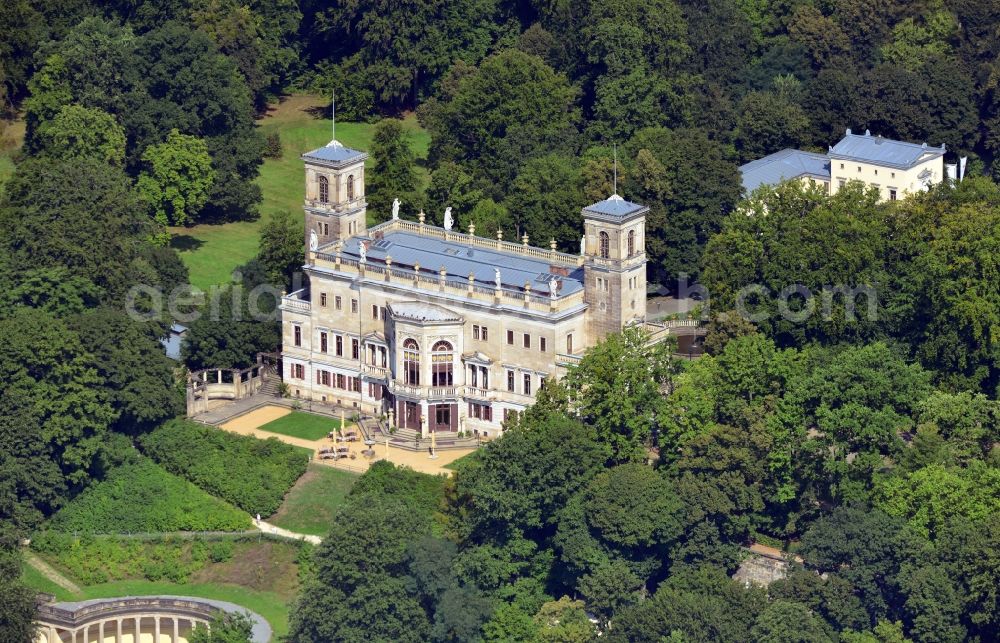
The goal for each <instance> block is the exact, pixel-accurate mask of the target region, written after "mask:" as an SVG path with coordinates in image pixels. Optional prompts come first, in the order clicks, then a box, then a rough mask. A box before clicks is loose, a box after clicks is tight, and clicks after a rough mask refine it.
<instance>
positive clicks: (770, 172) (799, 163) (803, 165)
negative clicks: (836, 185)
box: [740, 149, 830, 194]
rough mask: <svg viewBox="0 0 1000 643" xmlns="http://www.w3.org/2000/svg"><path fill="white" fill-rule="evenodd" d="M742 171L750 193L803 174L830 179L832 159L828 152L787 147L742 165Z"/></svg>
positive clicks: (745, 184)
mask: <svg viewBox="0 0 1000 643" xmlns="http://www.w3.org/2000/svg"><path fill="white" fill-rule="evenodd" d="M740 173H741V174H742V175H743V189H744V190H746V192H747V194H749V193H751V192H753V191H754V190H756V189H757V188H758V187H760V186H761V185H776V184H778V183H781V182H782V181H787V180H789V179H797V178H799V177H801V176H809V177H813V178H817V179H821V180H823V181H829V180H830V159H828V158H827V157H826V154H816V153H815V152H803V151H802V150H792V149H787V150H781V151H780V152H775V153H774V154H769V155H767V156H765V157H764V158H761V159H757V160H756V161H750V162H749V163H747V164H745V165H741V166H740Z"/></svg>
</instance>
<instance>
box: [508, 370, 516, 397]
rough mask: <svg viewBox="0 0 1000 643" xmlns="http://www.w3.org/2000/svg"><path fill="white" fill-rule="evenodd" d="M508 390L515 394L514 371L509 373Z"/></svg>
mask: <svg viewBox="0 0 1000 643" xmlns="http://www.w3.org/2000/svg"><path fill="white" fill-rule="evenodd" d="M507 390H508V391H510V392H511V393H513V392H514V371H507Z"/></svg>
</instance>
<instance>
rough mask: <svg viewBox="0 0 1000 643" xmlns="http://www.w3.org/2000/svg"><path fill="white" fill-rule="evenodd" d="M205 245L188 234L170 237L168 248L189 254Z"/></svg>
mask: <svg viewBox="0 0 1000 643" xmlns="http://www.w3.org/2000/svg"><path fill="white" fill-rule="evenodd" d="M203 245H205V242H204V241H202V240H201V239H196V238H195V237H192V236H191V235H189V234H175V235H174V236H172V237H170V247H171V248H173V249H174V250H176V251H177V252H191V251H192V250H197V249H198V248H200V247H202V246H203Z"/></svg>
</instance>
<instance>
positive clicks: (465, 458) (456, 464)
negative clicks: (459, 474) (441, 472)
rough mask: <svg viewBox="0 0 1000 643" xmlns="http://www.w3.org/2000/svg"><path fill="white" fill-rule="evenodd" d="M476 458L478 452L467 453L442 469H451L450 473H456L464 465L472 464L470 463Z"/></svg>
mask: <svg viewBox="0 0 1000 643" xmlns="http://www.w3.org/2000/svg"><path fill="white" fill-rule="evenodd" d="M478 457H479V452H478V451H473V452H472V453H467V454H465V455H463V456H462V457H461V458H459V459H458V460H454V461H452V462H449V463H448V464H446V465H444V467H443V468H445V469H451V470H452V471H458V470H459V468H460V467H462V466H463V465H464V464H467V463H469V462H472V461H474V460H475V459H476V458H478Z"/></svg>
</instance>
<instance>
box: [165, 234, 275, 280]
mask: <svg viewBox="0 0 1000 643" xmlns="http://www.w3.org/2000/svg"><path fill="white" fill-rule="evenodd" d="M170 233H171V235H172V236H171V239H170V245H171V246H172V247H173V248H175V249H177V251H178V252H179V253H180V255H181V260H182V261H183V262H184V265H186V266H187V268H188V273H189V275H190V281H191V283H192V284H193V285H194V286H197V287H198V288H200V289H201V290H205V291H207V290H208V289H209V288H210V287H211V286H214V285H219V284H228V283H230V282H231V281H232V274H233V270H235V269H236V268H237V267H238V266H242V265H243V264H245V263H246V262H247V261H249V260H250V259H253V258H254V257H255V256H256V255H257V244H258V241H259V240H260V221H236V222H234V223H226V224H223V225H197V226H192V227H190V228H170Z"/></svg>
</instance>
